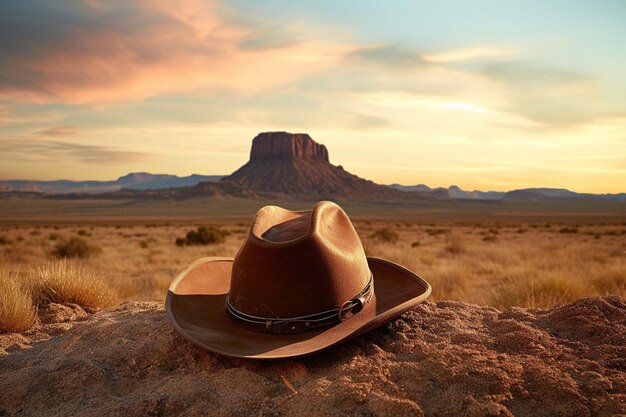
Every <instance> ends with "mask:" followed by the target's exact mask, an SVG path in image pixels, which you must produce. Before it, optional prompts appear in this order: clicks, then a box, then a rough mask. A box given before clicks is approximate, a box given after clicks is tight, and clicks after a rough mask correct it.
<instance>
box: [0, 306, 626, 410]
mask: <svg viewBox="0 0 626 417" xmlns="http://www.w3.org/2000/svg"><path fill="white" fill-rule="evenodd" d="M81 310H82V309H80V307H77V306H73V305H66V306H59V305H56V306H50V307H49V308H48V311H47V312H46V313H45V314H44V315H43V316H44V317H45V320H42V321H45V322H46V323H40V324H38V325H37V326H36V328H35V329H34V330H32V331H29V332H27V333H25V334H23V335H11V334H9V335H0V415H18V414H19V415H70V414H72V415H128V414H142V415H171V414H185V415H206V414H212V415H223V416H239V415H241V416H249V415H277V416H280V415H297V416H305V415H337V416H348V415H394V416H402V415H432V416H439V415H442V416H443V415H466V416H509V415H522V416H523V415H528V416H531V415H532V416H605V415H626V300H625V299H624V298H620V297H614V296H609V297H603V298H590V299H583V300H579V301H576V302H574V303H571V304H568V305H566V306H563V307H557V308H552V309H547V310H525V309H517V308H516V309H512V310H508V311H505V312H499V311H497V310H495V309H493V308H489V307H480V306H476V305H470V304H465V303H460V302H439V303H437V304H432V303H428V302H425V303H423V304H421V305H420V306H418V307H417V308H415V309H413V310H412V311H410V312H409V313H407V314H405V315H403V316H402V317H401V318H399V319H398V320H395V321H394V322H392V323H390V324H388V325H386V326H384V327H382V328H380V329H378V330H375V331H373V332H371V333H369V334H367V335H364V336H362V337H359V338H357V339H355V340H353V341H351V342H348V343H346V344H344V345H342V346H339V347H337V348H334V349H331V350H328V351H326V352H322V353H320V354H317V355H314V356H311V357H307V358H302V359H297V360H287V361H277V362H255V361H246V360H236V359H229V358H226V357H223V356H219V355H215V354H211V353H208V352H205V351H202V350H199V349H197V348H195V347H194V346H192V345H190V344H189V343H187V342H186V341H184V340H183V339H182V338H181V337H180V336H178V334H177V333H176V332H175V331H174V330H173V329H172V327H171V326H170V324H169V322H168V321H167V319H166V317H165V313H164V311H163V306H162V304H161V303H130V304H125V305H122V306H120V307H118V308H115V309H109V310H103V311H100V312H98V313H95V314H88V313H86V312H84V311H82V312H81ZM68 320H69V321H68Z"/></svg>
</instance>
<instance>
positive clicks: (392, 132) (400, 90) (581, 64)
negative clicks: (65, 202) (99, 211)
mask: <svg viewBox="0 0 626 417" xmlns="http://www.w3.org/2000/svg"><path fill="white" fill-rule="evenodd" d="M625 18H626V2H624V1H619V0H616V1H609V0H607V1H496V0H494V1H473V0H472V1H469V0H468V1H437V2H435V1H430V2H424V1H415V0H406V1H374V0H369V1H358V2H357V1H344V2H340V1H336V0H334V1H330V0H329V1H326V0H316V1H307V2H305V1H286V0H283V1H277V0H275V1H272V0H267V1H258V0H245V1H244V0H234V1H233V0H231V1H228V2H226V1H223V2H218V1H206V0H176V1H166V0H127V1H119V2H117V1H98V0H67V1H41V0H19V1H4V2H2V3H0V179H39V180H49V179H60V178H64V179H76V180H84V179H102V180H104V179H114V178H117V177H118V176H121V175H124V174H126V173H128V172H133V171H146V172H151V173H168V174H177V175H189V174H192V173H199V174H207V175H216V174H229V173H231V172H232V171H234V170H235V169H237V168H238V167H239V166H241V165H242V164H243V163H245V162H246V161H247V159H248V155H249V150H250V144H251V140H252V138H253V137H254V136H255V135H256V134H257V133H259V132H263V131H276V130H285V131H289V132H294V133H295V132H304V133H308V134H310V135H311V136H312V137H313V139H314V140H316V141H317V142H319V143H323V144H325V145H326V146H327V147H328V150H329V153H330V159H331V162H332V163H334V164H336V165H338V164H341V165H343V166H344V168H345V169H346V170H348V171H350V172H352V173H354V174H357V175H359V176H361V177H365V178H368V179H371V180H374V181H376V182H379V183H392V182H398V183H402V184H418V183H425V184H427V185H430V186H433V187H434V186H446V187H447V186H449V185H452V184H456V185H459V186H460V187H461V188H463V189H481V190H510V189H515V188H526V187H562V188H569V189H571V190H574V191H580V192H597V193H600V192H602V193H605V192H612V193H614V192H624V191H626V41H625V39H626V24H625Z"/></svg>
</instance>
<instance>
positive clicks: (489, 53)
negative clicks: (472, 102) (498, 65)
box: [423, 46, 518, 62]
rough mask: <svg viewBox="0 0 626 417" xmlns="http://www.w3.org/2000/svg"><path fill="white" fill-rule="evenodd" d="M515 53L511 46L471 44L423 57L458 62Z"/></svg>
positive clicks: (432, 60)
mask: <svg viewBox="0 0 626 417" xmlns="http://www.w3.org/2000/svg"><path fill="white" fill-rule="evenodd" d="M517 53H518V51H517V50H516V49H513V48H502V47H492V46H473V47H469V48H462V49H452V50H448V51H441V52H435V53H429V54H424V56H423V58H424V60H425V61H428V62H458V61H472V60H478V59H492V58H496V57H503V56H510V55H515V54H517Z"/></svg>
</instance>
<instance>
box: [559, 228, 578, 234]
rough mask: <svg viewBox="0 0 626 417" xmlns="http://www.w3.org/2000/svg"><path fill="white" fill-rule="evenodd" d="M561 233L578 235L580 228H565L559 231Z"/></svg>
mask: <svg viewBox="0 0 626 417" xmlns="http://www.w3.org/2000/svg"><path fill="white" fill-rule="evenodd" d="M559 233H578V228H576V227H564V228H562V229H561V230H559Z"/></svg>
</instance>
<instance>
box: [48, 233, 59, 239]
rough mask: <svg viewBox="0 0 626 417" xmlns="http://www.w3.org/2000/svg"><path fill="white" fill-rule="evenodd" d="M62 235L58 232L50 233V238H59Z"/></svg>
mask: <svg viewBox="0 0 626 417" xmlns="http://www.w3.org/2000/svg"><path fill="white" fill-rule="evenodd" d="M60 237H61V235H60V234H58V233H50V234H49V235H48V240H59V238H60Z"/></svg>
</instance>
